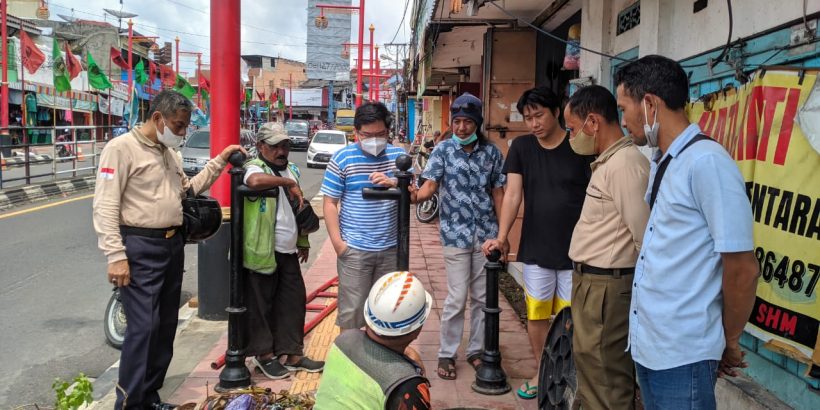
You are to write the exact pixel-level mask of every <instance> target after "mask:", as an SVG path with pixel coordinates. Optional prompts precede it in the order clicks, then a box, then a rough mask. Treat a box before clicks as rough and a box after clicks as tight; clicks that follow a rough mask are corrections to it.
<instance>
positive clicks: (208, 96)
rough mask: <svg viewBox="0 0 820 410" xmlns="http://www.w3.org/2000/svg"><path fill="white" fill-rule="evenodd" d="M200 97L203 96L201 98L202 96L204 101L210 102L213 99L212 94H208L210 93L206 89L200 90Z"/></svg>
mask: <svg viewBox="0 0 820 410" xmlns="http://www.w3.org/2000/svg"><path fill="white" fill-rule="evenodd" d="M199 95H201V96H202V99H203V100H204V101H208V100H210V99H211V94H210V93H208V91H206V90H205V89H204V88H202V89H200V90H199Z"/></svg>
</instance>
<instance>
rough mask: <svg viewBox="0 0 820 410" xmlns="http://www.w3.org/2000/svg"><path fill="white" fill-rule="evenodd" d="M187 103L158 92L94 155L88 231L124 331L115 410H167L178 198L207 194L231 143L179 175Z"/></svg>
mask: <svg viewBox="0 0 820 410" xmlns="http://www.w3.org/2000/svg"><path fill="white" fill-rule="evenodd" d="M193 108H194V107H193V104H192V103H191V102H190V100H188V99H187V98H185V97H184V96H183V95H182V94H179V93H177V92H175V91H163V92H161V93H159V94H157V96H156V97H155V98H154V100H153V101H152V102H151V108H150V113H151V114H150V117H149V118H148V120H147V121H146V123H145V124H144V125H142V126H140V127H139V128H135V129H132V130H131V131H130V132H128V133H126V134H124V135H121V136H119V137H117V138H115V139H113V140H111V141H110V142H109V143H108V144H107V145H106V146H105V149H103V151H102V154H101V155H100V167H99V171H98V175H97V183H96V187H95V192H94V204H93V208H94V212H93V220H94V230H96V231H97V236H98V238H99V247H100V249H101V250H102V251H103V253H104V254H105V256H106V257H107V258H108V280H109V282H111V283H112V284H113V285H114V286H117V287H119V288H120V297H121V300H122V304H123V307H124V308H125V314H126V316H127V317H128V329H127V331H126V337H125V340H124V342H123V345H122V352H121V355H120V370H119V373H120V375H119V382H118V383H119V385H120V386H121V387H122V389H123V390H124V392H125V394H127V397H128V400H127V401H126V402H125V403H124V402H123V401H124V400H123V399H124V397H125V396H124V395H123V391H122V390H120V389H117V402H116V405H115V408H116V409H122V408H128V409H131V408H134V409H137V408H139V409H142V408H149V409H157V410H165V409H169V408H172V407H170V406H171V405H169V404H167V403H162V402H161V401H160V398H159V393H158V391H159V389H160V387H162V383H163V380H164V379H165V373H166V371H167V370H168V364H169V363H170V362H171V357H172V356H173V346H174V334H175V332H176V326H177V312H178V309H179V298H180V290H181V288H182V268H183V264H184V260H183V258H184V256H185V255H184V252H183V247H184V245H185V239H184V238H183V235H182V234H181V232H180V230H179V228H180V227H181V226H182V198H183V197H184V196H185V192H186V191H187V190H188V189H189V188H190V189H192V190H193V191H194V193H197V194H198V193H200V192H202V191H205V190H207V189H208V188H209V187H210V186H211V184H213V183H214V181H216V179H217V177H219V174H220V173H221V172H222V170H223V169H224V168H225V166H226V165H227V159H228V157H229V156H230V155H231V154H232V153H233V152H234V151H237V150H241V148H240V147H239V146H238V145H232V146H229V147H227V148H225V150H224V151H222V153H221V154H220V155H219V156H218V157H216V158H214V159H212V160H211V161H209V162H208V165H207V166H206V167H205V169H203V170H202V172H200V173H199V175H197V176H195V177H193V178H191V179H188V178H187V177H186V176H185V174H184V173H183V172H182V166H181V164H180V159H179V156H178V155H177V154H176V153H175V152H174V151H173V150H172V148H177V147H179V145H180V143H181V142H182V139H183V137H184V135H185V130H186V129H187V128H188V124H189V123H190V121H191V111H192V110H193Z"/></svg>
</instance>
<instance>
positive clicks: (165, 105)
mask: <svg viewBox="0 0 820 410" xmlns="http://www.w3.org/2000/svg"><path fill="white" fill-rule="evenodd" d="M179 110H182V111H184V112H185V113H190V112H192V111H193V110H194V103H192V102H191V100H189V99H188V97H186V96H184V95H182V94H180V93H178V92H176V91H174V90H164V91H160V92H159V94H157V95H156V96H155V97H154V99H153V100H151V106H150V107H149V108H148V115H149V116H150V115H153V114H154V113H155V112H159V113H160V114H162V116H163V117H165V118H168V117H172V116H174V115H176V114H177V112H178V111H179Z"/></svg>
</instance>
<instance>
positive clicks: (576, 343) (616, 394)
mask: <svg viewBox="0 0 820 410" xmlns="http://www.w3.org/2000/svg"><path fill="white" fill-rule="evenodd" d="M632 278H633V275H622V276H617V277H616V276H612V275H594V274H582V273H578V272H577V271H576V272H575V273H573V275H572V320H573V323H574V330H573V336H572V356H573V359H574V361H575V368H576V370H577V377H578V391H577V392H576V396H575V405H574V408H582V409H584V410H598V409H619V410H621V409H634V408H635V364H634V363H633V362H632V356H631V355H630V354H629V352H626V351H625V350H626V345H627V338H628V336H629V303H630V299H631V297H632ZM579 404H580V406H579Z"/></svg>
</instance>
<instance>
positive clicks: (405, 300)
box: [364, 272, 433, 336]
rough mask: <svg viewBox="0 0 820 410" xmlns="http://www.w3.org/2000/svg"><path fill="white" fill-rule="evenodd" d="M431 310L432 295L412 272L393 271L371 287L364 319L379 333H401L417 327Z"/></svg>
mask: <svg viewBox="0 0 820 410" xmlns="http://www.w3.org/2000/svg"><path fill="white" fill-rule="evenodd" d="M432 310H433V298H432V297H431V296H430V294H429V293H427V291H426V290H424V286H422V284H421V281H420V280H419V279H418V278H416V276H415V275H413V274H412V273H410V272H392V273H388V274H386V275H384V276H382V277H381V278H379V280H377V281H376V283H375V284H373V287H372V288H370V295H368V296H367V301H365V303H364V320H365V321H366V322H367V326H369V327H370V329H372V330H373V331H374V332H376V333H377V334H379V335H382V336H401V335H406V334H408V333H410V332H412V331H414V330H416V329H418V328H420V327H421V325H423V324H424V322H425V321H426V320H427V317H428V316H430V312H431V311H432Z"/></svg>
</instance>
